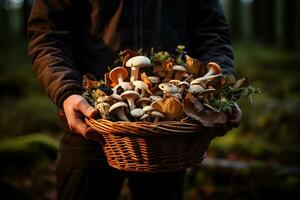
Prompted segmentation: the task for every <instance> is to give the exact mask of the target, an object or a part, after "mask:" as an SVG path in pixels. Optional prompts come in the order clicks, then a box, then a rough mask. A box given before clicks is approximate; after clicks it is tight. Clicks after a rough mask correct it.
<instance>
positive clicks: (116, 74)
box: [109, 67, 128, 83]
mask: <svg viewBox="0 0 300 200" xmlns="http://www.w3.org/2000/svg"><path fill="white" fill-rule="evenodd" d="M127 76H128V72H127V70H126V69H125V68H124V67H116V68H114V69H113V70H111V71H110V73H109V78H110V80H111V81H112V82H113V83H119V82H120V81H119V80H120V77H121V79H122V80H124V79H126V78H127ZM121 82H122V81H121Z"/></svg>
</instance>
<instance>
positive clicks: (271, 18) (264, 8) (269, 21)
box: [252, 0, 275, 45]
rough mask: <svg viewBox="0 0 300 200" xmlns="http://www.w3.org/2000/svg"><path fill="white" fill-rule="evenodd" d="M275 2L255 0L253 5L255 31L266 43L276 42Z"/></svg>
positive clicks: (256, 36) (260, 39) (258, 37)
mask: <svg viewBox="0 0 300 200" xmlns="http://www.w3.org/2000/svg"><path fill="white" fill-rule="evenodd" d="M274 8H275V4H274V1H273V0H271V1H270V0H255V1H254V2H253V7H252V17H253V29H254V30H253V33H254V36H255V38H257V39H258V40H259V41H261V42H263V43H264V44H266V45H273V44H274V42H275V12H274V11H275V9H274Z"/></svg>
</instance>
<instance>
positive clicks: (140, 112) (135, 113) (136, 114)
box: [130, 108, 145, 118]
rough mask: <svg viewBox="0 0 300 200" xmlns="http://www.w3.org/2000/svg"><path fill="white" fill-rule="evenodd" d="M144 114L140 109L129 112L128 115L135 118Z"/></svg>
mask: <svg viewBox="0 0 300 200" xmlns="http://www.w3.org/2000/svg"><path fill="white" fill-rule="evenodd" d="M144 113H145V112H144V111H143V109H141V108H135V109H133V110H131V111H130V115H131V116H132V117H135V118H139V117H141V116H142V115H143V114H144Z"/></svg>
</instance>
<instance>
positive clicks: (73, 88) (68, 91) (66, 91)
mask: <svg viewBox="0 0 300 200" xmlns="http://www.w3.org/2000/svg"><path fill="white" fill-rule="evenodd" d="M72 94H78V95H81V94H82V89H81V87H80V86H78V85H77V84H68V85H65V86H63V87H62V88H60V90H59V93H58V94H57V95H56V96H57V98H56V99H55V100H54V104H55V105H57V106H58V108H63V103H64V101H65V100H66V98H68V97H69V96H71V95H72Z"/></svg>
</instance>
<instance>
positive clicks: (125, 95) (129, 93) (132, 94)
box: [120, 90, 140, 99]
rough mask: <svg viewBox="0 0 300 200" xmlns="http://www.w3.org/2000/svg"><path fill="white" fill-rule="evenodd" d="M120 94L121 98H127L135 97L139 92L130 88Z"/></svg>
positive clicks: (137, 96)
mask: <svg viewBox="0 0 300 200" xmlns="http://www.w3.org/2000/svg"><path fill="white" fill-rule="evenodd" d="M120 96H121V97H122V98H123V99H129V98H133V99H137V98H139V97H140V95H139V93H137V92H135V91H132V90H127V91H125V92H123V93H122V94H121V95H120Z"/></svg>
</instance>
